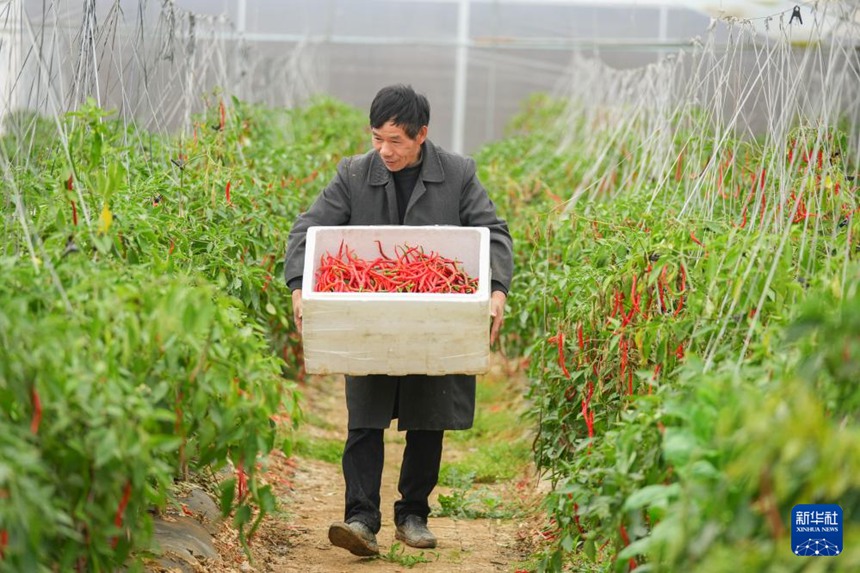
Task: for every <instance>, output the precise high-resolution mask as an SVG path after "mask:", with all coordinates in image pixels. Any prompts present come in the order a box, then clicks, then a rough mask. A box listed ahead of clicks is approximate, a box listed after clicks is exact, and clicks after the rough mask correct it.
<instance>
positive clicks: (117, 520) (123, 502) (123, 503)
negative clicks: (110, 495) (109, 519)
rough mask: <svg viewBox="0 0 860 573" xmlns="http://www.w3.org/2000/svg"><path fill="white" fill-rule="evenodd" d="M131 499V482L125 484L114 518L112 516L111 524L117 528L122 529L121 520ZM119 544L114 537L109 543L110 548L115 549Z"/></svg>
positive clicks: (117, 539)
mask: <svg viewBox="0 0 860 573" xmlns="http://www.w3.org/2000/svg"><path fill="white" fill-rule="evenodd" d="M130 499H131V482H130V481H127V482H125V488H124V489H123V492H122V498H121V499H120V500H119V505H118V506H117V508H116V516H114V519H113V524H114V525H115V526H117V527H122V523H123V518H124V516H125V508H126V507H128V502H129V500H130ZM118 542H119V538H118V537H114V538H113V540H112V541H111V546H112V547H114V548H115V547H116V546H117V543H118Z"/></svg>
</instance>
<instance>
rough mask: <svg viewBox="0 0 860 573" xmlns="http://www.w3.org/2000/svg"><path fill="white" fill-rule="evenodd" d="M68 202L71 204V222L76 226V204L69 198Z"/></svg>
mask: <svg viewBox="0 0 860 573" xmlns="http://www.w3.org/2000/svg"><path fill="white" fill-rule="evenodd" d="M69 202H70V203H71V204H72V223H73V224H74V226H75V227H77V226H78V206H77V205H75V202H74V201H73V200H71V199H69Z"/></svg>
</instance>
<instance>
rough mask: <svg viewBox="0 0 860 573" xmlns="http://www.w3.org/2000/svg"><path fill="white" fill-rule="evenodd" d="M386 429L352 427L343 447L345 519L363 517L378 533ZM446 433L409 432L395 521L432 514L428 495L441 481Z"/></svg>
mask: <svg viewBox="0 0 860 573" xmlns="http://www.w3.org/2000/svg"><path fill="white" fill-rule="evenodd" d="M383 432H384V430H380V429H371V428H362V429H355V430H349V435H348V436H347V439H346V446H345V447H344V450H343V477H344V480H345V481H346V510H345V512H344V521H346V522H350V521H361V522H363V523H364V524H365V525H367V526H368V527H369V528H370V529H371V531H373V532H374V533H379V529H380V527H381V522H382V513H381V512H380V510H379V504H380V499H379V488H380V486H381V484H382V465H383V462H384V461H385V449H384V446H383V440H382V433H383ZM443 435H444V432H443V431H442V430H439V431H435V430H409V431H407V432H406V450H405V451H404V452H403V463H402V464H401V466H400V480H399V482H398V484H397V489H398V490H399V491H400V496H401V499H399V500H397V501H396V502H395V503H394V523H395V524H397V525H399V524H401V523H403V521H404V520H405V519H406V516H407V515H418V516H421V517H423V518H424V519H426V518H427V516H428V515H429V514H430V504H429V502H428V498H429V497H430V493H431V492H432V491H433V488H435V487H436V483H437V482H438V481H439V466H440V464H441V462H442V437H443Z"/></svg>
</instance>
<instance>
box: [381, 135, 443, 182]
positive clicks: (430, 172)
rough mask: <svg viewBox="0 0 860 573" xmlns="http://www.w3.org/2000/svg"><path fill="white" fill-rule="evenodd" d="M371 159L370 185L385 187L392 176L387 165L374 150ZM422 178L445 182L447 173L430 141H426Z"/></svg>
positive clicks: (434, 146)
mask: <svg viewBox="0 0 860 573" xmlns="http://www.w3.org/2000/svg"><path fill="white" fill-rule="evenodd" d="M370 153H371V159H370V184H371V185H385V184H386V183H388V179H389V177H390V176H391V172H390V171H388V169H387V168H386V167H385V163H383V162H382V159H381V158H380V157H379V153H377V152H376V150H373V151H371V152H370ZM420 178H421V179H422V180H424V181H433V182H436V183H439V182H442V181H444V180H445V171H444V170H443V169H442V159H441V158H440V157H439V149H438V148H437V147H436V145H435V144H434V143H433V142H432V141H430V140H429V139H427V140H425V141H424V163H423V167H422V168H421V175H420Z"/></svg>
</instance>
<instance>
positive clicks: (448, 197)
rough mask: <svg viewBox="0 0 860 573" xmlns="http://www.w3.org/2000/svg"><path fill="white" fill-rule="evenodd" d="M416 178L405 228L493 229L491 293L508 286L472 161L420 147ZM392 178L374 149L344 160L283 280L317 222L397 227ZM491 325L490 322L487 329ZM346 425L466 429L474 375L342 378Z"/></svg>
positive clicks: (303, 221) (500, 238)
mask: <svg viewBox="0 0 860 573" xmlns="http://www.w3.org/2000/svg"><path fill="white" fill-rule="evenodd" d="M423 153H424V159H423V167H422V169H421V174H420V176H419V177H418V182H417V183H416V184H415V189H414V190H413V192H412V197H411V198H410V200H409V205H408V206H407V207H406V215H405V218H404V224H405V225H459V226H471V227H487V228H488V229H489V231H490V268H491V270H492V278H493V288H494V289H496V290H499V289H501V290H504V291H505V292H507V290H508V289H509V288H510V283H511V276H512V274H513V242H512V240H511V235H510V233H509V232H508V226H507V223H506V222H505V221H504V220H502V219H500V218H499V217H498V216H497V215H496V208H495V205H494V204H493V202H492V201H491V200H490V197H489V195H488V194H487V190H486V189H484V186H483V185H482V184H481V182H480V181H479V180H478V177H477V175H476V174H475V161H474V160H473V159H471V158H468V157H463V156H460V155H457V154H453V153H449V152H447V151H445V150H443V149H442V148H440V147H437V146H436V145H434V144H433V143H432V142H431V141H430V140H426V141H425V143H424V149H423ZM397 224H399V217H398V212H397V194H396V191H395V188H394V178H393V177H392V176H391V173H390V172H389V171H388V169H386V167H385V164H384V163H383V162H382V160H381V159H380V157H379V154H378V153H377V152H376V151H370V152H368V153H366V154H364V155H356V156H353V157H348V158H345V159H343V160H342V161H341V162H340V163H339V164H338V168H337V175H335V177H334V178H333V179H332V181H331V182H330V183H329V184H328V186H327V187H326V188H325V189H323V191H322V193H320V195H319V196H318V197H317V199H316V200H315V201H314V203H313V205H311V207H310V209H308V211H306V212H305V213H302V214H301V215H299V217H298V218H297V219H296V222H295V224H294V225H293V227H292V229H291V230H290V237H289V244H288V246H287V256H286V260H285V262H284V278H285V279H286V281H287V284H291V283H294V282H295V279H298V278H299V277H301V276H302V272H303V266H304V255H305V235H306V233H307V230H308V228H309V227H311V226H315V225H397ZM487 327H488V328H489V318H488V326H487ZM346 381H347V383H346V395H347V396H346V397H347V407H348V409H349V427H350V428H351V429H353V428H387V427H388V426H389V425H390V423H391V419H392V415H395V416H396V417H397V418H398V420H399V421H398V428H399V429H401V430H413V429H421V430H457V429H466V428H469V427H471V425H472V421H473V417H474V411H475V377H474V376H466V375H459V374H454V375H448V376H423V375H422V376H419V375H413V376H400V377H389V376H378V375H374V376H347V377H346Z"/></svg>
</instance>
